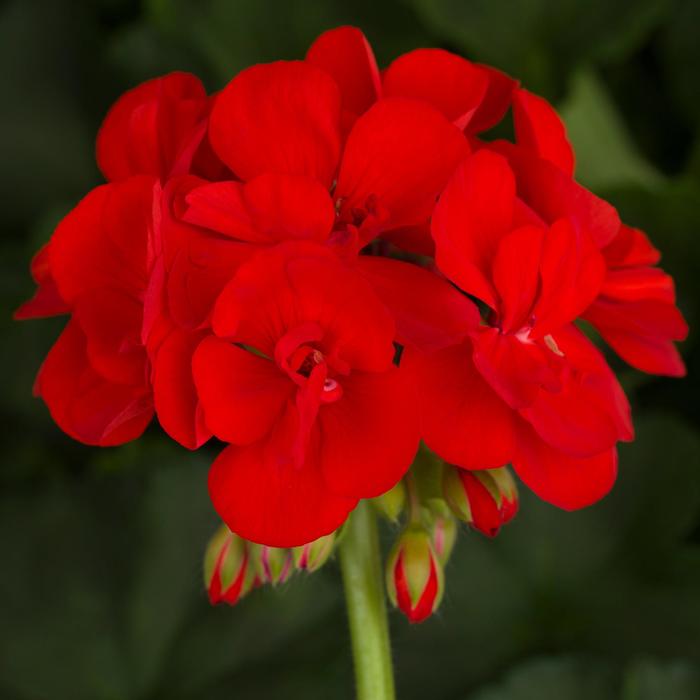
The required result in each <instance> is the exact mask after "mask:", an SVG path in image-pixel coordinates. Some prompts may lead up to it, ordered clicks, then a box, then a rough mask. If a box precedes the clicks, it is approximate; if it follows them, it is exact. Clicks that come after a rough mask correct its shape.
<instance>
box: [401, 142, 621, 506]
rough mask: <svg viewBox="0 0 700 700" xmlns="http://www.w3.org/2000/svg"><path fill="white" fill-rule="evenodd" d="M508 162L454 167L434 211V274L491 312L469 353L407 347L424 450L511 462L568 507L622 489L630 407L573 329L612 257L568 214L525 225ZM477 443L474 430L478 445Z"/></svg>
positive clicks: (475, 464)
mask: <svg viewBox="0 0 700 700" xmlns="http://www.w3.org/2000/svg"><path fill="white" fill-rule="evenodd" d="M527 220H528V219H527V217H525V218H524V217H523V213H522V210H521V209H520V207H519V205H518V201H517V199H516V196H515V180H514V177H513V174H512V172H511V170H510V168H509V166H508V163H507V162H506V161H505V159H503V158H502V157H500V156H498V155H495V154H492V153H489V152H487V151H481V152H479V153H477V154H475V155H473V156H470V157H469V158H467V159H466V160H465V162H464V163H463V164H462V166H460V168H458V170H457V172H456V173H455V175H454V177H453V179H452V180H451V182H450V183H449V185H448V186H447V188H446V190H445V192H444V194H443V196H442V198H441V200H440V202H439V204H438V206H437V208H436V211H435V215H434V217H433V235H434V237H435V241H436V247H437V257H436V260H437V263H438V266H439V267H440V268H441V269H442V270H443V272H445V274H447V275H448V277H449V278H450V279H451V280H452V281H453V282H455V283H456V284H457V285H458V286H459V287H460V288H461V289H463V290H464V291H466V292H468V293H470V294H472V295H474V296H476V297H478V298H480V299H481V300H482V301H483V302H485V303H486V304H487V305H488V306H489V307H490V310H489V312H488V313H487V316H486V325H482V326H478V327H476V326H471V328H470V338H469V340H467V341H466V342H465V343H464V344H463V345H461V346H455V347H452V348H447V349H444V350H442V351H440V352H438V353H433V354H432V355H423V354H420V353H414V352H411V351H409V352H407V353H406V358H405V359H406V362H407V364H408V366H409V368H410V369H411V370H412V371H413V372H414V373H415V375H416V377H417V380H418V383H419V386H420V387H421V393H422V396H423V401H424V405H425V410H424V415H423V431H424V436H425V440H426V443H427V444H428V446H429V447H431V448H432V449H433V450H435V451H436V452H437V453H438V454H439V455H440V456H442V457H443V458H445V459H446V460H447V461H449V462H451V463H454V464H457V465H459V466H462V467H466V468H471V469H483V468H490V467H498V466H501V465H503V464H506V463H508V462H512V463H513V466H514V467H515V469H516V471H517V472H518V473H519V475H520V476H521V478H522V479H523V480H524V481H525V482H526V483H527V484H528V485H529V486H530V487H531V488H532V489H533V490H535V491H536V492H537V493H538V494H539V495H540V496H541V497H543V498H545V499H546V500H550V501H552V502H554V503H555V504H557V505H560V506H562V507H565V508H573V507H580V506H582V505H586V504H588V503H590V502H592V501H593V500H596V499H597V498H599V497H600V496H602V495H603V494H604V493H605V492H607V490H608V489H609V488H610V486H611V485H612V483H613V481H614V476H615V470H616V458H615V452H614V445H615V443H616V442H617V440H621V439H623V440H628V439H631V437H632V432H631V423H630V418H629V407H628V405H627V401H626V399H625V397H624V394H623V393H622V390H621V389H620V387H619V385H618V384H617V382H616V381H615V378H614V376H613V374H612V372H611V371H610V370H609V368H608V367H607V365H606V364H605V361H604V360H603V358H602V357H601V356H600V354H599V353H598V352H597V350H596V349H595V348H594V347H593V346H592V345H591V344H590V343H589V341H587V340H586V339H585V337H584V336H583V335H582V334H581V333H580V332H578V331H577V330H576V329H575V328H574V327H573V326H571V322H572V321H573V320H574V319H575V318H576V317H577V316H578V315H579V314H580V313H582V312H583V311H584V310H585V309H586V308H587V307H588V306H589V305H590V303H591V301H592V300H593V299H594V298H595V297H596V295H597V294H598V292H599V290H600V287H601V285H602V281H603V276H604V273H605V265H604V261H603V258H602V256H601V254H600V253H599V251H598V250H597V248H596V246H595V244H594V243H593V241H592V240H591V237H590V236H589V234H588V232H587V231H586V230H585V229H578V230H577V229H575V228H574V226H573V225H572V224H571V223H569V222H568V221H567V220H565V219H563V220H559V221H557V222H555V223H554V224H553V225H552V226H550V227H546V226H544V225H542V224H540V225H533V224H532V223H526V221H527ZM474 436H479V437H478V438H477V439H475V438H474Z"/></svg>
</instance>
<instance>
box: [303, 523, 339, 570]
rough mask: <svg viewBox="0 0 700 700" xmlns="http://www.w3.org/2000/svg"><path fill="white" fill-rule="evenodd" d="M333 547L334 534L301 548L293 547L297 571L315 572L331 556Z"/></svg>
mask: <svg viewBox="0 0 700 700" xmlns="http://www.w3.org/2000/svg"><path fill="white" fill-rule="evenodd" d="M334 547H335V532H331V534H330V535H324V536H323V537H319V538H318V539H317V540H314V541H313V542H309V543H308V544H304V545H302V546H301V547H294V549H293V550H292V551H293V554H294V564H295V566H296V567H297V569H305V570H306V571H309V572H311V571H317V570H318V569H320V568H321V567H322V566H323V565H324V564H325V563H326V562H327V561H328V558H329V557H330V556H331V554H333V548H334Z"/></svg>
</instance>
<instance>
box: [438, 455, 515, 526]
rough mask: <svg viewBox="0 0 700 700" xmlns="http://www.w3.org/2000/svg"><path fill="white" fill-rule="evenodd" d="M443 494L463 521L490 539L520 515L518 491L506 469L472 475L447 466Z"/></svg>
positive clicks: (473, 473)
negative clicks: (517, 514)
mask: <svg viewBox="0 0 700 700" xmlns="http://www.w3.org/2000/svg"><path fill="white" fill-rule="evenodd" d="M443 493H444V495H445V500H446V501H447V502H448V504H449V505H450V508H451V509H452V512H453V513H454V514H455V515H456V516H457V517H458V518H459V519H460V520H463V521H464V522H465V523H468V524H469V525H471V526H472V527H473V528H474V529H475V530H478V531H479V532H481V533H483V534H484V535H486V536H488V537H495V536H496V535H497V534H498V532H499V530H500V529H501V526H503V525H505V524H506V523H507V522H509V521H510V520H512V519H513V517H514V516H515V514H516V513H517V512H518V489H517V486H516V485H515V480H514V479H513V476H512V475H511V473H510V471H509V470H508V468H507V467H501V468H500V469H480V470H478V471H469V470H467V469H459V468H455V467H450V466H447V467H445V473H444V476H443Z"/></svg>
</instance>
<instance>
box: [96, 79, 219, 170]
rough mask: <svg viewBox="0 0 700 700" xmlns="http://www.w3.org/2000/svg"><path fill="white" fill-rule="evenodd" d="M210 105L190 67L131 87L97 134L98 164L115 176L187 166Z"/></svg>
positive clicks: (200, 137)
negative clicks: (183, 71) (185, 70)
mask: <svg viewBox="0 0 700 700" xmlns="http://www.w3.org/2000/svg"><path fill="white" fill-rule="evenodd" d="M207 111H208V100H207V95H206V92H205V90H204V87H203V86H202V83H201V82H200V80H199V78H197V77H196V76H194V75H192V74H190V73H180V72H175V73H169V74H168V75H164V76H162V77H160V78H154V79H153V80H149V81H147V82H145V83H142V84H141V85H139V86H137V87H135V88H134V89H132V90H129V91H128V92H126V93H124V94H123V95H122V96H121V97H120V98H119V99H118V100H117V102H116V103H115V104H114V106H113V107H112V108H111V109H110V111H109V113H108V114H107V117H106V118H105V120H104V122H103V123H102V126H101V128H100V131H99V132H98V134H97V163H98V165H99V167H100V170H101V171H102V173H103V174H104V176H105V178H106V179H107V180H111V181H117V180H124V179H126V178H128V177H130V176H132V175H153V176H155V177H160V178H163V179H165V178H167V177H170V176H171V175H174V174H176V169H177V168H180V169H181V171H182V172H186V171H187V169H188V168H189V165H190V164H191V161H192V158H193V157H194V154H195V151H196V148H197V146H198V145H199V143H200V142H201V140H202V138H203V137H204V134H205V128H204V122H203V120H204V118H205V116H206V113H207Z"/></svg>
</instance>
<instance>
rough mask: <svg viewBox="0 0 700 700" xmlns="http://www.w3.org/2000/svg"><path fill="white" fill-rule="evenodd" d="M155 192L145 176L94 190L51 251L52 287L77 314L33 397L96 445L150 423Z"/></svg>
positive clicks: (57, 234)
mask: <svg viewBox="0 0 700 700" xmlns="http://www.w3.org/2000/svg"><path fill="white" fill-rule="evenodd" d="M153 187H154V181H153V179H152V178H149V177H145V176H140V177H134V178H130V179H128V180H125V181H124V182H120V183H115V184H111V185H103V186H102V187H98V188H97V189H95V190H93V191H92V192H91V193H90V194H89V195H87V197H85V199H83V200H82V201H81V202H80V203H79V204H78V206H77V207H76V208H75V209H74V210H73V211H72V212H71V213H70V214H68V216H66V218H65V219H63V221H62V222H61V223H60V224H59V226H58V228H57V229H56V232H55V233H54V235H53V238H52V239H51V242H50V244H49V247H48V261H47V262H48V265H49V268H50V275H51V277H50V279H52V280H53V282H51V284H52V285H53V284H55V290H56V292H57V293H58V295H59V296H60V299H61V300H62V301H63V303H64V305H65V306H64V307H63V308H65V309H69V310H70V312H71V314H72V316H71V320H70V321H69V323H68V325H67V327H66V329H65V330H64V331H63V333H62V334H61V337H60V338H59V339H58V341H57V342H56V344H55V345H54V346H53V348H52V349H51V351H50V352H49V354H48V356H47V358H46V360H45V361H44V364H43V365H42V367H41V370H40V371H39V375H38V377H37V380H36V386H35V391H36V393H37V394H38V395H39V396H41V397H42V398H43V399H44V401H45V402H46V404H47V406H48V408H49V410H50V411H51V415H52V417H53V418H54V420H55V421H56V423H58V425H59V426H60V427H61V429H62V430H64V431H65V432H66V433H68V434H69V435H71V436H72V437H74V438H75V439H77V440H80V441H81V442H85V443H88V444H91V445H102V446H105V445H116V444H120V443H123V442H127V441H128V440H133V439H134V438H136V437H138V436H139V435H140V434H141V433H142V432H143V430H144V429H145V427H146V426H147V425H148V423H149V422H150V420H151V417H152V416H153V404H152V401H151V396H150V383H149V371H150V370H149V364H148V358H147V356H146V351H145V348H144V347H143V344H142V342H141V326H142V321H143V300H144V295H145V292H146V287H147V285H148V264H149V260H148V248H147V233H148V227H149V225H150V219H151V201H152V192H153ZM44 279H46V278H44Z"/></svg>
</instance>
